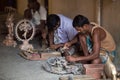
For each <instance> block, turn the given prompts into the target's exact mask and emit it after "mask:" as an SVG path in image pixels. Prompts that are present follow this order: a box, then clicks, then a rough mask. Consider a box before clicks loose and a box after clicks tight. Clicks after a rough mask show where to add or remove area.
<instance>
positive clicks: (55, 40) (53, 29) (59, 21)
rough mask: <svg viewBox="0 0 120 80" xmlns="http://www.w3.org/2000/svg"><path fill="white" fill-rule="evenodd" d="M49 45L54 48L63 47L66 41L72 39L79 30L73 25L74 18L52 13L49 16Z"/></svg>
mask: <svg viewBox="0 0 120 80" xmlns="http://www.w3.org/2000/svg"><path fill="white" fill-rule="evenodd" d="M47 27H48V32H49V45H50V47H51V48H52V49H58V48H59V47H63V45H64V43H66V42H68V41H70V40H72V39H73V38H74V37H75V36H76V35H77V31H76V30H75V28H73V26H72V20H71V19H70V18H68V17H65V16H63V15H61V14H50V15H48V18H47Z"/></svg>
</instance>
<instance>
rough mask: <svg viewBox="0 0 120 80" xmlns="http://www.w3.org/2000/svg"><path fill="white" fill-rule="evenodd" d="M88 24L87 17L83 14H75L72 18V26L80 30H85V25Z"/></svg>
mask: <svg viewBox="0 0 120 80" xmlns="http://www.w3.org/2000/svg"><path fill="white" fill-rule="evenodd" d="M89 24H90V22H89V20H88V18H86V17H85V16H83V15H77V16H75V18H74V19H73V27H74V28H75V29H76V30H77V31H80V32H85V31H86V30H87V26H88V25H89Z"/></svg>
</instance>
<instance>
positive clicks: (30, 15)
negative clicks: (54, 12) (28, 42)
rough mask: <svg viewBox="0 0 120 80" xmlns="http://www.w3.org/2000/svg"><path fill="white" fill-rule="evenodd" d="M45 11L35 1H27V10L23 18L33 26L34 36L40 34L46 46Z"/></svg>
mask: <svg viewBox="0 0 120 80" xmlns="http://www.w3.org/2000/svg"><path fill="white" fill-rule="evenodd" d="M46 16H47V11H46V9H45V8H44V7H43V6H41V5H40V3H39V2H38V1H37V0H28V9H26V10H25V12H24V17H25V18H26V19H29V20H30V21H31V22H32V23H33V24H34V26H35V29H36V32H35V33H36V35H37V36H40V35H39V34H41V37H42V39H43V40H42V41H43V43H44V44H46V41H47V40H46V35H47V31H46V28H45V22H46Z"/></svg>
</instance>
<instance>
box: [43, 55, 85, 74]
mask: <svg viewBox="0 0 120 80" xmlns="http://www.w3.org/2000/svg"><path fill="white" fill-rule="evenodd" d="M43 68H44V69H45V70H46V71H48V72H51V73H56V74H77V75H78V74H84V73H85V69H84V67H83V65H82V64H81V63H79V64H77V63H69V62H67V61H66V60H65V58H64V57H51V58H49V59H48V60H47V61H46V63H45V64H43Z"/></svg>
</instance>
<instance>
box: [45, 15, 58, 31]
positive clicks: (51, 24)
mask: <svg viewBox="0 0 120 80" xmlns="http://www.w3.org/2000/svg"><path fill="white" fill-rule="evenodd" d="M59 26H60V18H59V16H58V15H56V14H50V15H48V17H47V27H48V31H54V30H56V29H57V28H58V27H59Z"/></svg>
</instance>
